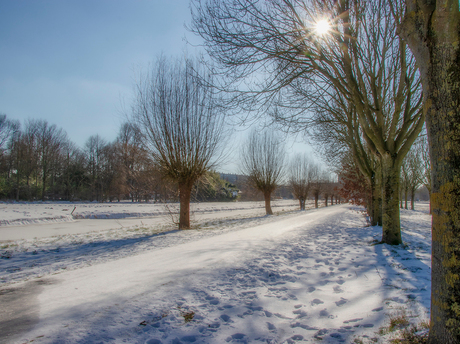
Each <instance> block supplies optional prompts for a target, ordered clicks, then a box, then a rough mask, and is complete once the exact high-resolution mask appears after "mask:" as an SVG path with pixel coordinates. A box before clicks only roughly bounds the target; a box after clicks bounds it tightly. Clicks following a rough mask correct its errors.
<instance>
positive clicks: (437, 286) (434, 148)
mask: <svg viewBox="0 0 460 344" xmlns="http://www.w3.org/2000/svg"><path fill="white" fill-rule="evenodd" d="M406 3H407V8H408V11H407V14H406V17H405V19H404V23H403V26H402V28H401V31H402V35H403V36H404V38H405V39H406V40H407V42H408V44H409V47H410V48H411V50H412V52H413V54H414V55H415V58H416V60H417V64H418V65H419V68H420V76H421V80H422V85H423V96H424V110H425V111H426V125H427V131H428V139H429V146H430V156H431V166H432V176H431V178H432V190H431V207H432V213H433V214H432V216H433V217H432V266H431V324H430V334H429V343H443V344H453V343H460V285H459V284H460V177H459V176H460V44H459V43H460V42H459V41H460V13H459V3H458V0H451V1H440V0H438V1H428V0H419V1H415V0H406Z"/></svg>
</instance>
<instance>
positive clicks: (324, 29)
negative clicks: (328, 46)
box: [315, 19, 331, 35]
mask: <svg viewBox="0 0 460 344" xmlns="http://www.w3.org/2000/svg"><path fill="white" fill-rule="evenodd" d="M330 29H331V24H329V21H327V20H326V19H321V20H319V21H317V22H316V24H315V31H316V33H317V34H318V35H325V34H327V33H328V32H329V30H330Z"/></svg>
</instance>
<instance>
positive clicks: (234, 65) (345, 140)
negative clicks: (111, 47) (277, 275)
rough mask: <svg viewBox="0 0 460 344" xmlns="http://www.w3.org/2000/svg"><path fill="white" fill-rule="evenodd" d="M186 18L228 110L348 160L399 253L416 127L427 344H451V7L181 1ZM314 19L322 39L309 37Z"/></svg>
mask: <svg viewBox="0 0 460 344" xmlns="http://www.w3.org/2000/svg"><path fill="white" fill-rule="evenodd" d="M192 15H193V22H192V25H191V30H192V31H194V32H195V33H197V34H198V35H199V36H201V37H202V38H203V39H204V41H205V43H204V46H205V48H206V51H207V53H208V55H209V56H210V57H211V59H212V60H213V62H214V63H215V64H216V65H215V66H213V68H214V70H215V71H218V72H220V76H221V77H222V79H221V80H222V81H221V83H220V84H219V85H218V86H219V87H220V89H221V90H223V91H224V90H226V91H230V96H229V98H230V99H229V105H230V106H233V107H235V108H238V109H240V110H243V111H252V112H253V113H255V118H259V116H260V115H261V114H263V115H265V114H267V113H268V114H270V115H271V116H272V119H273V122H274V123H275V124H278V125H280V126H281V127H282V128H284V129H285V130H286V131H301V132H305V131H308V132H310V133H312V134H316V135H315V136H316V138H318V139H319V140H320V141H322V142H323V143H324V144H323V147H328V148H330V151H332V152H330V154H331V155H335V154H337V153H344V154H347V155H348V156H349V157H351V159H349V161H348V162H347V163H348V164H352V165H354V166H355V167H356V168H357V171H359V173H360V174H361V175H362V176H363V177H364V178H365V179H366V183H367V184H368V185H370V190H369V193H370V199H371V200H372V206H371V207H370V215H371V218H372V222H373V224H377V223H380V220H381V223H382V242H383V243H387V244H391V245H395V244H396V245H397V244H401V243H402V239H401V229H400V228H401V227H400V213H399V193H400V180H401V179H400V177H401V167H402V166H403V163H404V159H405V158H406V156H407V154H408V153H409V151H410V148H411V146H412V144H413V143H414V142H415V140H416V139H417V137H418V136H419V134H420V132H421V130H422V128H423V126H424V124H425V119H426V128H427V133H428V138H429V151H430V160H431V166H432V170H431V173H432V176H431V180H432V187H431V203H432V208H433V260H432V271H433V274H432V277H433V278H432V289H433V293H432V302H431V328H430V335H429V342H430V343H458V342H460V306H459V305H460V292H459V290H460V288H459V286H458V282H459V281H460V258H459V257H460V245H459V243H460V212H459V211H458V208H459V204H460V193H459V192H458V190H459V189H460V178H458V176H459V174H460V140H459V139H458V137H459V135H458V128H459V124H460V115H459V114H460V92H459V88H460V77H459V75H460V64H459V56H460V44H459V42H460V12H459V2H458V1H457V0H453V1H449V0H448V1H441V0H405V1H404V0H397V1H394V0H391V1H390V0H375V1H367V0H338V1H337V0H321V1H319V0H265V1H260V0H238V1H222V0H192ZM319 19H325V20H327V21H328V22H329V24H330V25H331V30H330V31H329V34H325V35H319V34H317V32H316V30H315V27H314V23H315V22H316V21H318V20H319ZM242 85H243V86H242ZM422 86H423V89H422ZM409 160H410V159H409ZM408 164H409V163H408Z"/></svg>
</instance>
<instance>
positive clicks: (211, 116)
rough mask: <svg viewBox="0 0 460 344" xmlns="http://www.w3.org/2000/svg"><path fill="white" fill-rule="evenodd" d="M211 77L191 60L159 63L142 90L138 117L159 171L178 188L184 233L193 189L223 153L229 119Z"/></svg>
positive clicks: (139, 87) (139, 88) (141, 83)
mask: <svg viewBox="0 0 460 344" xmlns="http://www.w3.org/2000/svg"><path fill="white" fill-rule="evenodd" d="M210 84H211V76H210V75H208V74H205V73H203V72H202V71H201V70H200V67H199V65H198V64H197V63H195V62H193V61H192V60H190V59H184V60H176V61H175V62H168V61H167V60H166V58H160V59H158V61H157V63H156V64H155V67H154V68H153V69H152V71H151V72H150V74H148V75H145V76H144V78H143V79H142V80H140V81H139V83H138V85H137V99H136V102H135V106H134V118H135V120H136V123H137V125H138V127H139V129H140V131H141V133H142V135H143V138H144V139H145V143H146V145H147V147H148V149H149V150H150V152H151V154H152V156H153V159H154V161H155V163H156V165H157V167H158V170H159V171H160V172H161V173H162V174H163V176H164V177H167V178H169V179H170V180H171V181H173V182H175V183H176V184H177V186H178V189H179V200H180V215H179V228H180V229H188V228H190V197H191V192H192V188H193V184H194V183H195V182H196V181H197V180H198V179H199V178H200V177H201V176H203V174H205V173H206V172H207V171H209V170H210V169H211V168H212V167H214V166H215V164H216V163H217V161H218V159H219V157H221V153H222V149H221V147H222V140H223V138H224V116H223V115H224V114H223V110H222V108H221V107H220V106H219V102H218V99H217V97H216V95H215V93H214V92H213V89H212V88H211V87H209V85H210Z"/></svg>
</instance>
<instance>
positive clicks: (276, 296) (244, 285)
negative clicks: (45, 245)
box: [0, 205, 430, 344]
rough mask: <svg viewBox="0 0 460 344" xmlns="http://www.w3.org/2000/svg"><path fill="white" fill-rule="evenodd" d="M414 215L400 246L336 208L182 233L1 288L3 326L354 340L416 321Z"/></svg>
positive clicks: (103, 336)
mask: <svg viewBox="0 0 460 344" xmlns="http://www.w3.org/2000/svg"><path fill="white" fill-rule="evenodd" d="M417 214H418V217H417V218H416V223H417V224H418V225H419V226H418V228H417V229H416V230H413V231H411V232H409V231H408V234H405V235H404V240H405V241H407V243H408V244H409V249H403V248H401V247H396V248H393V247H388V246H386V245H378V246H371V245H370V244H369V243H370V242H371V241H372V240H373V239H374V238H375V237H378V236H379V235H380V233H379V228H372V227H365V221H364V216H363V215H362V212H361V211H360V210H354V209H353V208H350V207H349V206H347V205H342V206H334V207H329V208H323V209H319V210H314V211H309V212H306V213H299V212H297V213H294V214H290V215H284V216H279V217H265V218H263V219H258V220H257V223H256V224H253V225H249V226H247V227H246V228H244V226H242V227H241V228H234V229H233V230H227V231H223V232H222V233H221V234H219V233H217V234H216V233H214V234H209V235H203V236H202V237H199V236H194V234H193V232H194V231H190V232H189V233H190V235H191V239H190V240H185V241H183V242H181V241H180V240H178V241H177V243H176V244H173V245H169V246H167V247H164V248H161V247H157V248H154V249H150V250H149V251H146V252H141V251H140V252H139V253H138V254H136V255H133V256H128V257H125V258H120V257H119V258H120V259H117V260H109V261H106V262H103V263H99V264H96V265H94V266H90V267H85V268H81V269H77V270H74V271H68V272H62V273H59V274H57V275H53V276H49V277H45V278H41V279H38V280H33V281H29V282H24V283H17V284H14V285H10V286H7V287H4V288H2V289H0V301H2V305H3V304H6V305H7V307H6V309H7V311H6V314H9V315H7V316H9V318H8V319H6V320H8V321H9V322H10V325H11V324H12V323H14V321H15V317H16V320H20V319H22V322H17V323H21V324H23V328H22V329H21V331H26V330H28V332H25V333H22V334H20V335H19V337H17V338H18V341H17V342H18V343H23V342H27V340H33V341H34V343H76V342H78V343H93V342H111V343H122V342H128V343H150V344H154V343H157V344H158V343H189V342H196V343H210V344H211V343H227V342H230V343H257V342H260V343H295V342H298V341H306V342H310V341H315V340H317V339H319V338H321V339H323V342H325V343H338V342H352V341H353V339H354V336H356V335H360V336H362V335H368V336H370V337H372V336H374V335H375V333H374V332H376V331H378V328H379V327H380V326H382V325H384V322H385V314H386V313H388V312H390V311H391V310H395V309H398V307H400V306H402V305H404V306H406V307H408V309H409V311H413V312H414V314H417V315H420V320H423V319H424V318H425V316H426V309H427V307H428V305H429V289H430V282H429V276H428V275H427V274H428V273H429V267H428V264H429V247H426V242H427V240H429V237H428V236H427V228H429V227H428V226H429V217H428V216H427V215H424V214H423V213H421V212H417ZM423 217H425V218H423ZM411 221H412V222H411ZM417 221H418V222H417ZM413 223H414V219H410V218H409V219H408V220H407V221H406V222H403V226H404V225H405V226H411V225H412V224H413ZM196 232H200V231H196ZM428 232H429V230H428ZM176 233H181V234H183V233H184V232H176ZM176 233H171V235H176ZM168 235H169V234H168ZM168 235H166V236H165V237H167V236H168ZM152 243H153V241H152ZM424 245H425V246H424ZM416 249H419V250H420V252H418V254H417V251H416ZM5 295H6V297H5ZM8 295H10V296H11V295H16V299H14V298H13V299H14V300H13V301H11V297H10V298H8ZM1 298H3V299H1ZM18 300H22V301H18ZM4 301H6V303H5V302H4ZM13 308H14V309H15V310H16V311H17V312H13ZM24 309H28V312H26V311H24ZM8 310H9V311H10V313H8ZM21 310H23V313H21ZM22 315H23V316H22ZM21 316H22V318H21ZM3 320H5V319H2V323H4V321H3ZM11 335H13V333H12V334H11ZM11 338H12V337H9V338H6V337H3V338H2V339H3V340H6V341H5V343H6V342H11Z"/></svg>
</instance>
